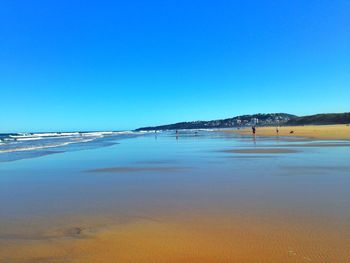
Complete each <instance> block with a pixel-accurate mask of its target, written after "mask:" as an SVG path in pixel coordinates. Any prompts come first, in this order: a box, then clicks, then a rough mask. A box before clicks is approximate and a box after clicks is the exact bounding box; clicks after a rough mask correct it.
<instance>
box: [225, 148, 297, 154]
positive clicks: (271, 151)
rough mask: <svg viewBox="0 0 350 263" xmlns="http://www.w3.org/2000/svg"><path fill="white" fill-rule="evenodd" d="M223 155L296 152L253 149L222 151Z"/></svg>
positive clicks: (293, 151)
mask: <svg viewBox="0 0 350 263" xmlns="http://www.w3.org/2000/svg"><path fill="white" fill-rule="evenodd" d="M223 152H225V153H261V154H264V153H266V154H269V153H297V152H298V151H296V150H292V149H279V148H260V149H259V148H253V149H231V150H223Z"/></svg>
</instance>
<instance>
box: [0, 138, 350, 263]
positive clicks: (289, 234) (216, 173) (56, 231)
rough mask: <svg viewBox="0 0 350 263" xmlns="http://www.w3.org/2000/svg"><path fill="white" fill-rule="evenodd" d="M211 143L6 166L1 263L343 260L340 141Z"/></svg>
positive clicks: (147, 144) (160, 144)
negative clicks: (303, 146) (325, 146)
mask: <svg viewBox="0 0 350 263" xmlns="http://www.w3.org/2000/svg"><path fill="white" fill-rule="evenodd" d="M216 136H217V137H213V136H212V135H210V136H208V137H206V136H198V138H196V139H195V140H194V138H191V137H190V136H188V137H185V136H184V135H182V136H181V137H180V138H181V139H179V140H178V141H176V140H175V139H174V137H173V136H169V137H167V135H166V134H165V135H159V136H157V141H155V140H154V138H153V136H149V137H146V136H145V137H142V138H141V137H140V138H138V139H135V140H127V141H124V142H123V143H121V144H119V145H115V146H112V147H110V148H98V149H93V150H91V151H80V152H73V151H70V152H69V151H68V152H67V153H66V154H57V155H50V156H46V157H42V158H36V159H30V160H23V161H20V162H18V166H17V162H8V163H2V165H3V166H2V167H1V170H2V174H1V175H5V176H0V180H1V181H0V207H1V209H0V263H22V262H23V263H24V262H25V263H27V262H29V263H37V262H39V263H40V262H45V263H46V262H48V263H63V262H68V263H78V262H79V263H81V262H84V263H85V262H86V263H90V262H91V263H95V262H106V263H109V262H113V263H114V262H118V263H149V262H152V263H158V262H159V263H164V262H166V263H168V262H170V263H175V262H176V263H177V262H181V263H182V262H184V263H187V262H188V263H196V262H198V263H199V262H200V263H206V262H207V263H228V262H239V263H256V262H266V263H281V262H283V263H285V262H286V263H296V262H298V263H299V262H301V263H306V262H318V263H325V262H336V263H338V262H339V263H340V262H348V259H349V258H350V247H349V244H350V243H349V240H350V231H349V221H348V218H349V211H350V210H349V207H350V203H349V200H350V199H349V192H348V186H349V183H350V181H349V179H348V178H349V177H348V176H344V175H347V174H346V172H347V170H348V169H349V167H348V158H347V156H348V155H347V153H349V152H348V150H349V148H347V147H335V145H336V146H339V145H344V146H345V145H346V144H347V143H348V142H345V141H344V142H339V143H338V142H335V141H334V142H325V143H320V142H315V141H311V140H310V141H307V142H305V143H301V142H298V145H311V144H312V145H313V147H319V148H317V150H315V149H312V148H311V146H310V147H308V146H306V147H305V148H304V149H302V146H300V147H299V148H294V147H298V146H295V145H296V144H295V143H296V142H295V141H293V142H291V143H289V141H288V140H284V139H283V138H279V139H278V140H274V139H272V138H271V137H270V138H268V139H266V140H265V139H264V138H261V137H257V138H256V140H252V139H251V138H249V139H247V140H238V139H237V137H235V136H236V135H231V134H225V137H224V138H220V134H219V133H216ZM230 136H231V137H230ZM239 138H241V137H239ZM324 144H327V145H328V146H329V147H327V148H323V147H321V145H322V146H323V145H324ZM315 145H316V146H315ZM330 145H332V147H330ZM287 146H288V147H287ZM333 146H334V147H333ZM108 173H109V174H110V175H108ZM131 173H132V175H139V174H142V175H143V174H145V175H147V176H131ZM309 174H310V175H317V176H293V175H309ZM96 175H101V176H96ZM102 175H106V176H102ZM116 175H117V176H116ZM281 175H282V176H281ZM283 175H286V176H283ZM330 186H331V187H330Z"/></svg>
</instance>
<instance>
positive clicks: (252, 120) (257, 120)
mask: <svg viewBox="0 0 350 263" xmlns="http://www.w3.org/2000/svg"><path fill="white" fill-rule="evenodd" d="M250 122H251V124H252V125H257V124H258V123H259V119H258V118H251V120H250Z"/></svg>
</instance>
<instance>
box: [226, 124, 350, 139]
mask: <svg viewBox="0 0 350 263" xmlns="http://www.w3.org/2000/svg"><path fill="white" fill-rule="evenodd" d="M291 131H293V133H290V132H291ZM222 132H225V133H236V134H241V135H251V134H252V131H251V128H244V129H239V130H237V129H235V130H233V129H232V130H224V131H222ZM256 135H257V136H277V134H276V127H271V126H269V127H259V126H258V127H257V128H256ZM278 136H289V137H306V138H310V139H318V140H350V126H348V125H347V124H337V125H308V126H280V127H279V133H278Z"/></svg>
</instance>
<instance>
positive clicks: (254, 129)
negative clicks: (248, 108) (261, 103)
mask: <svg viewBox="0 0 350 263" xmlns="http://www.w3.org/2000/svg"><path fill="white" fill-rule="evenodd" d="M255 131H256V128H255V126H252V132H253V135H254V136H255Z"/></svg>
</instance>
